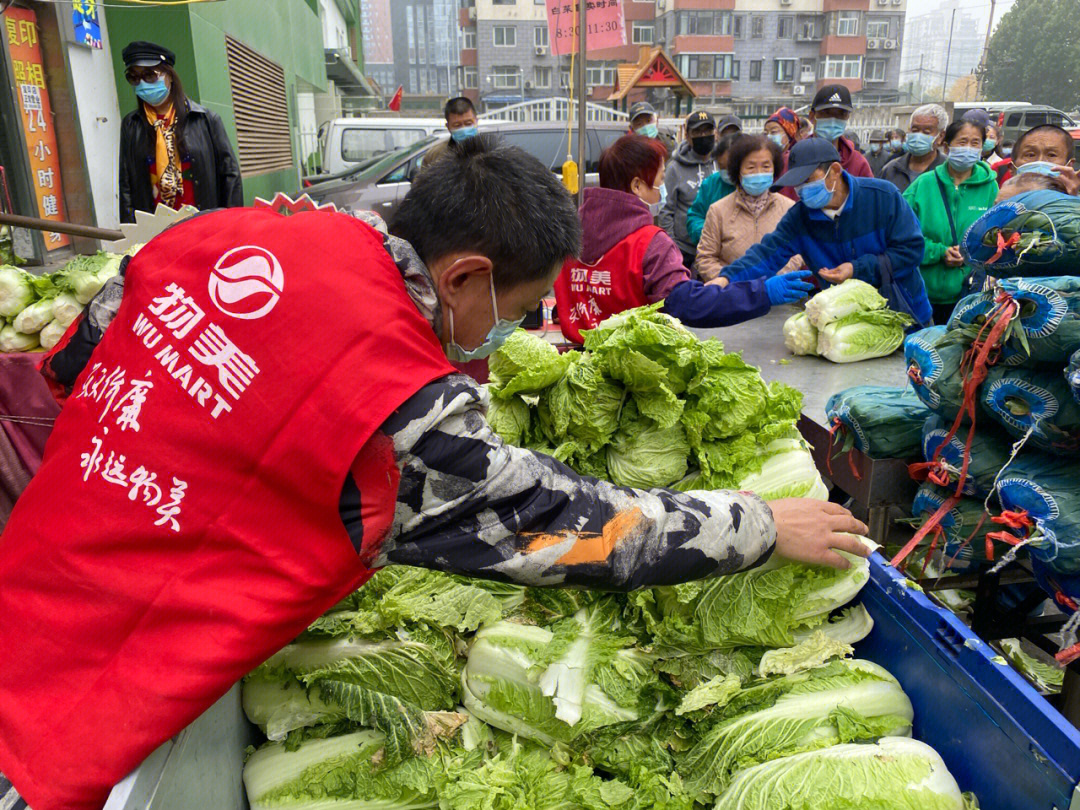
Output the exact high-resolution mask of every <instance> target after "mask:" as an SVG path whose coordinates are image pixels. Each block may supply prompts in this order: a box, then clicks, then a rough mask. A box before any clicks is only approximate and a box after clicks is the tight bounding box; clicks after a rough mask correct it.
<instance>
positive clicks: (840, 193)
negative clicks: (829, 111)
mask: <svg viewBox="0 0 1080 810" xmlns="http://www.w3.org/2000/svg"><path fill="white" fill-rule="evenodd" d="M781 186H792V187H794V188H795V190H796V191H797V192H798V195H799V202H798V203H797V204H796V205H794V206H792V207H791V209H789V210H788V212H787V213H786V214H785V215H784V218H783V219H781V220H780V224H779V225H777V226H776V230H775V231H773V232H772V233H770V234H769V235H767V236H766V237H765V238H764V239H762V240H761V241H760V242H759V243H758V244H756V245H754V246H753V247H752V248H750V250H748V251H747V252H746V255H744V256H743V257H742V258H741V259H739V260H738V261H736V262H733V263H732V264H730V265H728V266H727V267H726V268H725V269H724V271H723V273H722V277H723V278H726V279H728V280H729V281H747V280H749V279H754V278H762V277H770V276H774V275H776V273H777V272H778V271H779V270H780V269H781V268H782V267H783V266H784V265H785V264H787V262H788V260H789V259H791V257H792V256H795V255H796V254H799V255H801V256H802V257H803V261H805V262H806V264H807V266H808V267H809V268H810V269H811V270H813V271H814V273H815V275H816V276H817V278H818V280H819V281H820V282H822V286H828V285H831V284H840V283H841V282H843V281H847V280H848V279H849V278H857V279H859V280H860V281H865V282H867V283H869V284H873V285H874V286H875V287H877V288H878V289H879V290H880V291H881V294H882V295H884V296H885V297H886V298H887V299H888V300H889V306H890V307H891V308H892V309H894V310H897V311H898V312H906V313H908V314H909V315H911V316H912V317H913V318H915V320H916V321H917V322H918V324H919V325H920V326H926V325H929V324H930V323H931V318H932V311H931V308H930V300H929V299H928V298H927V296H926V287H925V285H924V284H923V278H922V275H921V274H920V273H919V264H920V263H921V262H922V257H923V236H922V231H921V230H920V229H919V222H918V220H917V219H916V218H915V212H914V211H912V210H911V206H909V205H908V204H907V202H906V201H905V200H904V198H903V197H902V196H901V195H900V192H899V191H897V189H896V186H894V185H893V184H892V183H889V182H887V181H885V180H875V179H873V178H866V177H853V176H852V175H850V174H848V173H847V172H845V171H844V169H843V167H842V166H841V165H840V154H839V152H837V151H836V147H835V146H833V145H832V144H831V143H829V142H828V141H826V140H824V139H823V138H809V139H807V140H805V141H800V142H799V143H797V144H795V146H793V147H792V149H791V152H790V156H789V161H788V171H787V172H786V173H785V174H784V175H783V176H782V177H780V179H778V180H777V181H776V185H775V186H774V187H773V188H777V187H781Z"/></svg>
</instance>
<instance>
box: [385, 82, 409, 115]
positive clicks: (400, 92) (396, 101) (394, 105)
mask: <svg viewBox="0 0 1080 810" xmlns="http://www.w3.org/2000/svg"><path fill="white" fill-rule="evenodd" d="M404 95H405V87H404V85H398V89H397V92H395V93H394V97H393V98H392V99H390V103H389V104H387V105H386V109H388V110H393V111H394V112H401V98H402V96H404Z"/></svg>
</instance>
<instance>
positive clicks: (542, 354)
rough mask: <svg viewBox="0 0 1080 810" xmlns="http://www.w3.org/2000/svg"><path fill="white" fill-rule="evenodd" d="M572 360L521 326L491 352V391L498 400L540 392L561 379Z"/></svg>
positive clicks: (489, 367) (489, 366) (489, 364)
mask: <svg viewBox="0 0 1080 810" xmlns="http://www.w3.org/2000/svg"><path fill="white" fill-rule="evenodd" d="M570 360H571V358H570V356H569V355H567V354H559V350H558V349H556V348H555V347H554V346H552V345H551V344H550V343H548V342H547V341H546V340H543V339H542V338H538V337H536V336H535V335H530V334H529V333H528V332H526V331H525V330H524V329H518V330H517V331H516V332H514V333H513V334H512V335H510V338H509V340H507V341H506V343H504V344H503V345H502V346H501V347H500V348H499V350H498V351H497V352H495V353H494V354H493V355H491V359H490V361H489V362H488V369H489V372H490V379H491V385H490V386H489V390H490V391H491V394H492V396H493V397H496V398H499V399H505V398H508V397H511V396H513V395H514V394H539V393H540V392H541V391H543V390H545V389H546V388H548V387H550V386H552V385H554V384H555V383H557V382H558V381H559V379H560V378H561V377H562V375H563V374H564V373H565V371H566V367H567V366H568V365H569V364H570Z"/></svg>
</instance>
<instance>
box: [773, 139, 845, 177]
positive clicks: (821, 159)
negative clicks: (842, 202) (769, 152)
mask: <svg viewBox="0 0 1080 810" xmlns="http://www.w3.org/2000/svg"><path fill="white" fill-rule="evenodd" d="M839 162H840V153H839V152H837V151H836V147H835V146H833V145H832V142H831V141H827V140H825V139H824V138H807V139H806V140H805V141H799V142H798V143H797V144H795V145H794V146H793V147H791V151H790V152H788V170H787V171H786V172H784V173H783V175H781V176H780V178H779V179H777V181H776V183H775V185H774V186H773V188H779V187H782V186H801V185H802V184H803V183H805V182H806V180H807V178H808V177H810V175H812V174H813V173H814V170H815V169H816V168H817V167H818V166H820V165H821V164H822V163H839Z"/></svg>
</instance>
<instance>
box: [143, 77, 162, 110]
mask: <svg viewBox="0 0 1080 810" xmlns="http://www.w3.org/2000/svg"><path fill="white" fill-rule="evenodd" d="M135 95H137V96H138V97H139V98H140V99H141V100H143V101H145V102H146V103H147V104H149V105H150V106H151V107H156V106H158V105H159V104H163V103H164V102H165V99H167V98H168V97H169V88H168V86H167V85H166V84H165V78H164V77H162V76H158V80H157V81H156V82H139V83H138V84H137V85H135Z"/></svg>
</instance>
